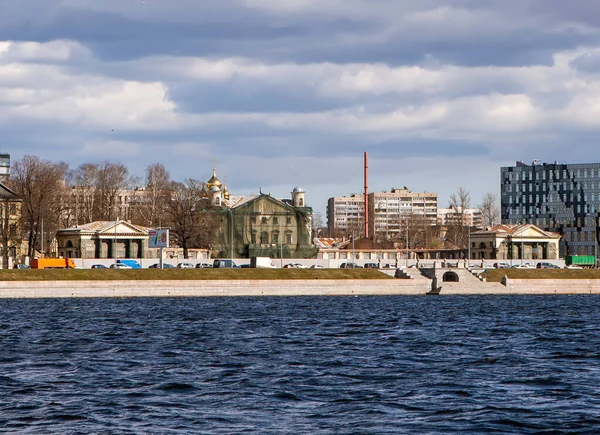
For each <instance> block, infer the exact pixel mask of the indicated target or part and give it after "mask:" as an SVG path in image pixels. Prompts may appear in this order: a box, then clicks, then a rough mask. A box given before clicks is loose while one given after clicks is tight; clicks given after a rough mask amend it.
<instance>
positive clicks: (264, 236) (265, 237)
mask: <svg viewBox="0 0 600 435" xmlns="http://www.w3.org/2000/svg"><path fill="white" fill-rule="evenodd" d="M260 244H261V245H268V244H269V233H267V232H266V231H263V232H262V233H260Z"/></svg>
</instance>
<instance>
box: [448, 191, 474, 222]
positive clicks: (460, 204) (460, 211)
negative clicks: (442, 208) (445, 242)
mask: <svg viewBox="0 0 600 435" xmlns="http://www.w3.org/2000/svg"><path fill="white" fill-rule="evenodd" d="M449 202H450V208H452V209H454V210H455V212H456V214H457V215H458V216H459V218H460V221H461V222H462V223H463V225H464V223H465V221H464V216H465V213H466V211H467V209H469V208H471V194H470V193H469V191H468V190H467V189H465V188H464V187H460V188H459V189H458V192H456V193H453V194H451V195H450V199H449Z"/></svg>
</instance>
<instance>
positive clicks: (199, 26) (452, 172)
mask: <svg viewBox="0 0 600 435" xmlns="http://www.w3.org/2000/svg"><path fill="white" fill-rule="evenodd" d="M599 67H600V7H598V4H597V2H596V1H590V0H569V1H565V0H502V1H496V0H493V1H490V0H443V1H442V0H202V1H199V0H0V151H1V152H3V153H9V154H10V155H11V159H12V160H13V161H16V160H19V159H21V158H22V157H23V156H24V155H37V156H39V157H41V158H43V159H48V160H52V161H64V162H67V163H68V164H69V166H70V168H72V169H75V168H77V167H78V166H79V165H81V164H82V163H87V162H101V161H104V160H109V161H112V162H120V163H123V164H125V165H126V166H127V167H128V168H129V170H130V172H131V173H132V174H133V175H135V176H139V177H143V175H144V170H145V168H146V167H147V166H148V165H151V164H153V163H162V164H164V165H165V167H166V168H167V169H168V170H169V172H170V174H171V177H172V178H173V179H175V180H177V181H183V180H184V179H186V178H194V179H198V180H205V181H206V180H208V179H209V178H210V176H211V173H212V168H213V167H215V168H216V170H217V175H218V176H219V178H221V180H224V181H225V182H226V184H227V188H228V190H229V191H230V192H231V194H233V195H249V194H257V193H258V192H259V190H262V192H265V193H271V194H272V195H273V196H275V197H278V198H289V197H290V192H291V190H292V189H293V188H294V187H296V186H300V187H302V188H303V189H304V190H305V191H306V202H307V205H309V206H312V207H313V209H314V210H315V211H316V212H319V213H323V214H324V213H325V210H326V205H327V198H329V197H333V196H343V195H349V194H351V193H355V192H361V191H362V189H363V179H362V176H363V170H362V167H363V153H364V152H365V151H366V152H368V153H369V189H370V191H382V190H389V189H390V188H392V187H397V188H402V187H404V186H407V187H408V188H409V189H410V190H412V191H414V192H424V191H427V192H437V193H438V194H439V205H440V207H446V206H447V205H448V197H449V196H450V195H451V194H452V193H453V192H456V191H457V190H458V189H459V188H460V187H463V188H465V189H467V190H468V191H469V192H470V193H471V199H472V204H473V205H477V204H479V203H480V202H481V198H482V197H483V196H484V195H485V194H486V193H488V192H492V193H495V194H496V195H498V196H499V192H500V167H502V166H510V165H514V164H515V162H516V161H517V160H523V161H525V162H529V163H530V162H531V161H532V160H534V159H538V160H541V161H543V162H554V161H558V162H563V163H586V162H598V161H600V151H598V149H599V148H598V146H597V137H598V133H599V132H600V122H599V121H600V68H599Z"/></svg>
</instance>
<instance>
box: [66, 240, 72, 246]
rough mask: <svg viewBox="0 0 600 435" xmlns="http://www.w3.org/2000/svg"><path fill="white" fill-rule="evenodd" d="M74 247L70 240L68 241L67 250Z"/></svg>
mask: <svg viewBox="0 0 600 435" xmlns="http://www.w3.org/2000/svg"><path fill="white" fill-rule="evenodd" d="M72 247H73V242H72V241H70V240H67V248H72Z"/></svg>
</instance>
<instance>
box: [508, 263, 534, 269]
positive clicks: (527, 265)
mask: <svg viewBox="0 0 600 435" xmlns="http://www.w3.org/2000/svg"><path fill="white" fill-rule="evenodd" d="M512 268H513V269H535V266H534V265H533V264H531V263H523V264H515V265H514V266H513V267H512Z"/></svg>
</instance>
